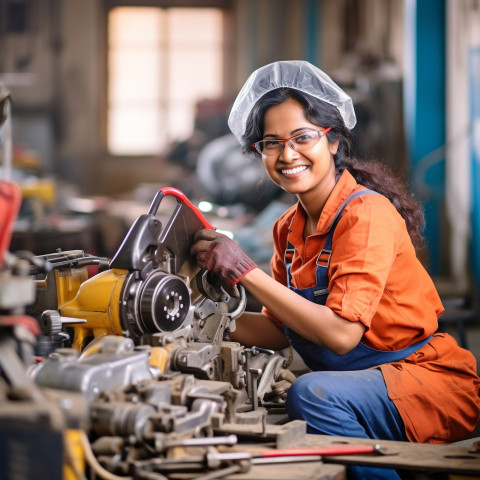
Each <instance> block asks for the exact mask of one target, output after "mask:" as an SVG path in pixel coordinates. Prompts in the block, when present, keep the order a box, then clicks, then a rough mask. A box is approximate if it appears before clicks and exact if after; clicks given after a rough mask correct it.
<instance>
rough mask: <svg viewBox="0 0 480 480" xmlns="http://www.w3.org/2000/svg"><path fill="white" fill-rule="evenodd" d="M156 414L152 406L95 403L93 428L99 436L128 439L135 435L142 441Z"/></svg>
mask: <svg viewBox="0 0 480 480" xmlns="http://www.w3.org/2000/svg"><path fill="white" fill-rule="evenodd" d="M154 412H155V409H154V408H153V407H152V406H150V405H144V404H139V405H136V404H133V403H121V402H108V403H103V402H102V403H93V404H92V407H91V416H90V419H91V427H92V430H93V432H95V433H96V434H97V435H101V436H104V435H109V436H121V437H128V436H129V435H134V436H135V437H136V438H137V439H140V440H141V439H142V438H143V436H144V433H145V431H146V430H147V429H148V428H149V418H150V417H151V415H152V414H153V413H154Z"/></svg>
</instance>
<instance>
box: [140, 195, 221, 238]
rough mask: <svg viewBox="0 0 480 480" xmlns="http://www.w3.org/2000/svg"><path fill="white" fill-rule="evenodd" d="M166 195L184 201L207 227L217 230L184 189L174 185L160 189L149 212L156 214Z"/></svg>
mask: <svg viewBox="0 0 480 480" xmlns="http://www.w3.org/2000/svg"><path fill="white" fill-rule="evenodd" d="M165 195H172V196H173V197H175V198H176V199H177V201H179V202H181V203H184V204H185V205H186V206H187V207H188V208H190V210H192V212H193V213H194V214H195V216H196V217H197V218H198V219H199V220H200V222H202V224H203V226H204V227H205V228H209V229H210V230H215V228H214V227H213V226H212V225H211V224H210V223H209V222H208V220H207V219H206V218H205V217H204V216H203V213H202V212H201V211H200V210H199V209H198V208H197V207H196V206H195V205H194V204H193V203H192V202H191V201H190V200H189V199H188V198H187V196H186V195H185V194H184V193H183V192H182V191H180V190H178V189H177V188H174V187H164V188H161V189H160V190H159V191H158V193H157V195H156V197H155V198H154V200H153V202H152V205H151V206H150V210H149V211H148V213H150V214H152V215H155V214H156V213H157V209H158V206H159V204H160V202H161V200H162V198H163V197H164V196H165Z"/></svg>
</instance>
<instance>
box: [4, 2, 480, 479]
mask: <svg viewBox="0 0 480 480" xmlns="http://www.w3.org/2000/svg"><path fill="white" fill-rule="evenodd" d="M281 60H305V61H308V62H310V63H312V64H314V65H316V66H318V67H319V68H321V69H322V70H323V71H324V72H326V73H327V74H328V75H329V76H330V77H331V78H332V79H333V80H334V81H335V82H336V83H337V84H338V85H339V86H340V87H341V88H342V89H343V90H344V91H345V92H347V93H348V95H350V96H351V98H352V101H353V105H354V108H355V113H356V117H357V124H356V126H355V128H354V129H353V131H352V133H353V135H354V148H355V151H356V154H357V157H358V158H360V159H367V160H375V161H378V162H380V163H382V164H384V165H386V166H387V167H388V168H389V169H391V170H392V171H393V172H395V174H396V175H397V176H398V178H399V179H400V180H401V181H402V182H404V184H405V185H407V186H408V189H409V191H411V192H412V193H413V194H414V196H415V198H416V199H417V200H418V201H419V202H420V203H421V205H422V207H423V212H424V216H425V222H426V227H425V231H424V236H425V247H424V248H423V249H422V250H421V251H420V252H419V258H420V260H421V262H422V264H423V266H424V267H425V269H426V271H427V272H428V273H429V275H430V276H431V277H432V279H433V281H434V284H435V286H436V288H437V291H438V293H439V295H440V298H441V300H442V302H443V305H444V307H445V313H444V314H443V315H442V316H441V317H440V318H439V322H438V323H439V327H438V328H439V331H441V332H447V333H449V334H450V335H452V336H453V337H454V338H455V339H456V340H457V342H458V344H459V345H460V346H461V347H463V348H465V349H467V350H470V351H471V352H472V353H473V356H474V357H475V359H476V361H477V364H478V365H477V371H478V372H479V373H480V249H479V247H478V245H479V244H480V2H479V1H478V0H138V1H128V0H35V1H32V0H0V102H1V104H0V106H1V109H0V115H1V124H0V146H1V151H0V186H1V185H2V182H4V184H5V185H6V187H5V188H7V187H9V188H10V186H11V185H12V184H13V185H16V186H17V187H18V191H19V192H20V198H17V200H16V202H17V208H15V206H12V205H13V204H14V202H15V201H13V200H12V201H11V202H10V203H9V200H8V199H9V198H10V197H9V194H11V192H10V193H9V192H8V191H7V190H8V189H7V190H5V192H6V193H5V192H4V193H2V195H1V196H0V321H1V322H0V472H2V473H0V477H1V478H2V479H5V480H27V479H35V480H95V479H105V480H121V479H128V480H170V479H193V478H196V479H203V480H209V479H216V478H222V479H226V480H235V479H238V480H254V479H258V480H269V479H275V480H303V479H318V480H320V479H332V480H342V479H348V478H350V477H349V473H348V472H349V469H348V467H349V466H350V465H360V466H367V467H375V469H377V470H381V471H387V470H388V471H390V470H392V469H394V470H396V471H397V473H398V475H400V478H402V479H405V480H428V479H432V480H460V479H468V478H470V479H473V478H480V424H479V425H477V428H476V429H475V430H474V431H473V432H472V433H471V434H470V435H469V436H468V437H467V438H464V439H463V440H461V441H458V442H453V443H447V444H440V443H441V442H437V443H436V444H435V443H425V444H423V443H418V444H416V443H410V442H398V441H391V440H385V441H383V440H374V439H356V438H341V437H328V436H323V435H311V434H307V433H306V429H305V428H306V427H305V424H304V422H302V421H300V420H292V421H290V420H289V419H288V417H286V416H285V410H284V409H283V408H282V405H283V403H284V401H285V396H286V394H284V395H277V396H274V395H272V391H271V390H269V389H271V388H272V384H273V383H274V380H272V379H273V378H274V377H275V380H276V379H277V377H276V375H277V373H278V371H279V369H281V370H282V372H283V371H289V372H293V374H294V375H295V374H296V375H301V374H302V372H304V371H305V369H307V367H306V366H305V365H304V364H303V363H302V361H301V359H300V358H299V357H298V355H296V353H295V351H292V350H291V349H288V350H286V351H282V352H273V351H266V350H265V349H262V348H256V347H252V348H249V349H247V348H246V347H245V348H244V347H243V346H241V345H239V344H238V343H235V342H232V341H229V338H228V335H227V334H228V333H229V332H230V331H234V329H235V319H236V318H237V317H238V316H239V312H240V313H241V312H242V311H243V310H245V309H246V310H249V311H257V312H259V311H260V310H261V307H262V305H261V304H259V303H258V302H257V300H255V298H254V297H253V296H252V295H251V294H249V293H248V292H242V293H241V295H240V298H239V299H237V298H233V297H230V296H229V295H228V294H226V293H225V290H223V289H220V287H218V285H217V286H215V285H211V284H210V283H209V281H208V279H207V276H206V274H204V273H203V274H202V272H200V273H198V268H197V267H196V266H195V265H194V264H193V262H192V260H191V258H190V257H189V253H188V252H189V248H190V245H189V244H188V245H187V244H186V243H187V242H189V241H191V239H192V238H193V235H194V233H195V231H196V230H198V229H199V228H201V227H202V226H203V227H206V226H213V227H214V228H216V229H217V230H218V231H221V232H224V233H225V234H227V235H228V236H230V237H231V238H233V239H234V240H235V241H236V242H237V244H238V245H239V246H240V247H241V248H242V249H243V251H244V252H246V254H247V255H249V256H250V258H251V259H253V261H254V262H255V263H256V264H257V265H258V266H260V268H261V269H262V270H264V271H265V272H267V273H269V272H270V259H271V256H272V253H273V248H274V245H273V237H272V228H273V225H274V222H275V221H276V220H277V219H278V218H279V217H280V215H282V214H283V213H284V212H285V211H286V210H287V209H288V208H289V207H291V206H292V205H294V203H295V202H296V201H297V199H296V197H295V196H294V195H291V194H289V193H287V192H285V191H284V190H282V189H281V188H279V187H278V186H276V185H275V184H274V183H273V182H272V181H271V180H270V179H269V177H268V175H267V173H266V171H265V169H264V167H263V164H262V162H259V160H258V158H257V157H254V156H252V155H249V154H246V153H243V152H242V149H241V146H240V144H239V143H238V141H237V139H236V138H235V137H234V135H233V134H232V133H231V131H230V129H229V127H228V123H227V119H228V115H229V112H230V109H231V108H232V104H233V102H234V100H235V98H236V95H237V94H238V92H239V91H240V89H241V87H242V85H243V84H244V83H245V81H246V79H247V78H248V76H249V75H250V74H251V73H252V72H253V71H254V70H256V69H257V68H260V67H261V66H263V65H267V64H270V63H272V62H277V61H281ZM17 187H15V188H17ZM2 188H3V187H2ZM15 191H16V190H15ZM185 252H187V253H185ZM2 256H3V258H2ZM170 289H171V293H169V292H170ZM174 293H175V294H174ZM163 295H165V296H166V300H165V299H164V298H162V296H163ZM171 297H173V299H172V298H171ZM185 298H186V300H185ZM155 302H156V304H157V305H158V307H157V308H155V305H154V304H155ZM162 302H163V303H162ZM182 302H184V303H185V304H186V306H185V307H184V305H183V303H182ZM150 303H152V305H153V306H150ZM160 309H164V310H165V311H168V312H170V311H174V312H176V313H175V314H174V315H172V316H171V317H170V315H169V314H167V315H166V317H165V316H162V315H163V310H162V312H160ZM175 315H176V316H175ZM178 317H179V318H178ZM165 318H166V320H165ZM169 322H170V323H169ZM172 324H174V326H173V327H172ZM285 365H288V366H289V368H290V370H288V369H286V368H285V369H284V368H283V367H284V366H285ZM452 368H453V367H452ZM272 371H274V372H275V374H273V373H272ZM445 421H447V420H445ZM477 440H478V441H477ZM299 446H302V447H303V448H304V449H305V451H304V452H303V454H299V456H298V457H293V455H292V456H291V457H282V458H287V459H290V461H289V462H287V460H284V461H285V463H280V461H277V462H276V463H274V462H272V463H267V462H264V463H265V465H263V464H262V462H261V461H260V459H259V458H258V454H257V453H258V452H261V451H263V452H265V451H273V450H274V449H278V450H279V451H282V450H283V449H291V448H294V447H299ZM349 447H351V448H352V449H351V451H350V452H349V451H348V448H349ZM342 448H343V449H344V450H342ZM308 449H310V450H308ZM362 449H363V450H362ZM252 452H253V453H252ZM305 452H307V453H309V454H310V455H307V454H306V453H305ZM385 452H386V453H385ZM300 455H303V456H300ZM292 458H293V460H292ZM366 471H368V470H366ZM366 475H367V476H365V478H367V479H368V478H387V477H383V476H378V477H376V476H372V477H370V476H368V474H366ZM372 475H373V474H372ZM352 478H353V477H352ZM388 478H398V477H388Z"/></svg>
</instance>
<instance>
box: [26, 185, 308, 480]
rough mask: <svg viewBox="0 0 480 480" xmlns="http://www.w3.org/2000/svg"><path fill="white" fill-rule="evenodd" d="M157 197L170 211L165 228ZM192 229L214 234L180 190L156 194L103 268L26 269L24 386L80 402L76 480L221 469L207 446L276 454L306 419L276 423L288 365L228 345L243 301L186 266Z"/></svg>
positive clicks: (68, 255) (92, 260)
mask: <svg viewBox="0 0 480 480" xmlns="http://www.w3.org/2000/svg"><path fill="white" fill-rule="evenodd" d="M165 198H174V199H175V200H176V203H175V206H174V209H173V213H172V214H171V216H170V218H169V219H168V220H167V221H166V222H163V221H162V220H161V219H160V216H159V215H157V213H158V209H159V206H160V204H162V206H163V201H164V199H165ZM200 228H213V227H212V226H211V225H210V224H209V223H208V222H207V220H206V219H205V218H204V217H203V215H202V214H201V213H200V211H199V210H198V209H197V208H196V207H195V206H193V205H192V204H191V203H190V201H189V200H188V199H187V198H186V197H185V196H184V195H183V194H182V193H181V192H180V191H178V190H176V189H173V188H164V189H161V190H160V191H159V192H158V193H157V195H156V196H155V198H154V200H153V202H152V204H151V206H150V209H149V211H148V213H146V214H144V215H141V216H140V217H139V218H138V219H137V220H136V221H135V223H134V224H133V225H132V227H131V229H130V230H129V232H128V234H127V235H126V237H125V239H124V241H123V243H122V244H121V246H120V248H119V249H118V251H117V253H116V254H115V255H114V257H113V259H112V260H111V261H108V259H105V258H99V257H95V256H92V255H86V254H85V253H84V252H83V251H69V252H61V251H59V252H55V253H52V254H48V255H43V256H38V257H35V261H36V263H37V264H39V265H41V264H45V263H47V264H48V265H49V271H48V272H45V271H41V270H40V269H39V268H38V267H35V266H32V267H31V271H30V273H31V275H32V278H34V279H35V280H34V281H35V285H36V298H35V302H33V304H32V305H30V306H29V313H31V314H32V315H33V316H35V317H36V318H37V319H38V321H39V324H40V327H41V330H42V333H41V335H39V336H38V337H37V338H38V342H37V346H36V353H37V355H39V356H41V357H42V359H41V361H39V362H38V363H37V364H35V365H31V366H30V367H28V370H29V375H30V377H31V378H33V379H34V381H35V383H36V385H38V386H39V387H40V388H42V389H46V390H49V391H50V390H51V391H55V392H65V395H66V397H65V398H68V396H69V395H71V394H73V395H79V396H80V397H81V398H82V400H83V401H84V402H85V403H86V404H87V405H88V415H87V423H88V427H87V428H86V429H85V431H84V432H83V434H82V449H83V452H84V456H85V458H86V459H87V466H86V467H85V469H84V471H82V472H80V473H81V475H84V476H85V475H89V474H90V473H91V472H94V474H95V475H97V476H98V477H99V478H112V477H111V475H114V476H128V477H130V478H135V479H147V478H148V479H161V478H168V476H169V475H170V474H173V473H174V472H185V471H187V472H188V471H204V470H207V471H208V470H211V469H218V468H222V467H224V466H225V467H229V468H230V467H231V466H232V465H231V463H232V461H233V460H232V459H231V458H230V457H228V456H227V457H222V455H221V454H220V453H219V452H218V451H216V450H215V446H216V445H219V444H227V445H229V444H232V443H234V442H235V441H236V439H238V438H244V437H246V438H252V437H253V438H255V439H257V440H258V439H261V440H262V441H269V442H274V444H276V445H277V446H279V447H284V446H288V445H292V444H295V443H296V442H298V441H299V440H301V438H302V437H303V436H304V434H305V432H306V429H305V423H304V422H298V421H295V422H288V423H285V424H282V423H284V422H285V421H286V415H285V413H284V411H283V410H282V408H283V399H284V398H285V396H286V388H285V383H287V384H288V380H287V378H288V370H286V369H285V368H286V359H285V357H284V356H282V355H280V354H279V353H275V352H273V351H268V350H263V349H260V348H255V347H253V348H245V347H243V346H241V345H240V344H238V343H236V342H231V341H228V337H227V335H228V333H229V332H232V331H234V330H235V320H236V319H237V318H238V317H239V316H240V315H241V313H242V312H243V311H244V308H245V303H246V300H245V292H244V290H243V288H242V287H239V288H238V292H237V293H238V297H235V296H232V295H231V294H229V293H227V291H226V290H225V289H224V288H223V286H222V285H221V284H220V283H219V282H218V279H217V278H216V277H214V276H212V275H211V274H210V273H208V272H206V271H202V270H200V269H199V268H198V267H197V266H196V262H195V259H194V258H193V257H192V256H191V255H190V253H189V250H190V247H191V245H192V243H193V237H194V235H195V232H196V231H197V230H198V229H200ZM93 267H96V268H98V271H99V272H98V273H96V274H94V275H92V273H91V270H92V268H93ZM279 381H280V382H279ZM290 381H291V379H290ZM279 384H280V385H282V386H281V387H280V388H278V385H279ZM282 389H283V390H282ZM192 448H193V449H196V450H195V453H196V456H194V459H196V460H195V461H194V460H192V456H191V451H190V450H191V449H192ZM198 449H200V450H198ZM212 449H213V450H214V454H213V456H212ZM69 450H71V448H70V449H69ZM199 451H200V453H198V452H199ZM179 452H180V453H179ZM199 455H200V457H199ZM238 468H240V466H238ZM242 468H243V469H245V466H243V467H242ZM77 470H78V469H77ZM77 473H78V472H77ZM92 475H93V473H92ZM79 478H83V477H79ZM87 478H88V477H87Z"/></svg>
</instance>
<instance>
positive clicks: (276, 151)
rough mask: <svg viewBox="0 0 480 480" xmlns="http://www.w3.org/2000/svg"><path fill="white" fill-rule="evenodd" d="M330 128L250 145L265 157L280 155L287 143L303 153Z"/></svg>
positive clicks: (268, 139)
mask: <svg viewBox="0 0 480 480" xmlns="http://www.w3.org/2000/svg"><path fill="white" fill-rule="evenodd" d="M331 129H332V127H328V128H327V129H325V130H308V131H306V132H303V133H299V134H298V135H293V137H290V138H267V139H266V140H260V141H258V142H255V143H253V144H252V147H253V148H254V149H255V150H256V151H257V152H258V153H260V154H262V155H266V156H267V157H269V156H273V155H280V153H282V152H283V150H284V149H285V144H286V143H287V142H288V146H289V147H290V148H291V149H292V150H295V151H296V152H303V151H304V150H308V149H309V148H312V147H313V146H314V145H316V144H317V143H318V141H319V140H320V139H321V138H322V137H323V135H325V134H326V133H327V132H329V131H330V130H331Z"/></svg>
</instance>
